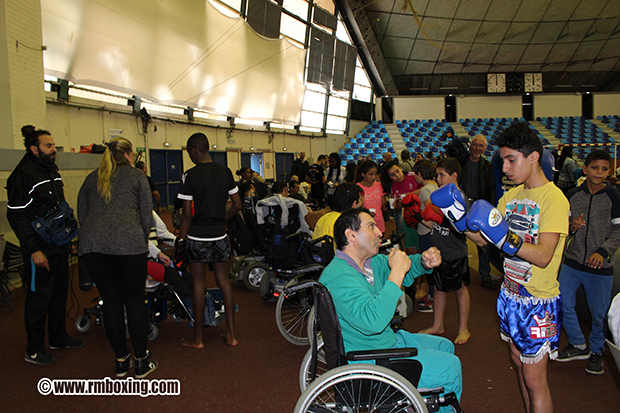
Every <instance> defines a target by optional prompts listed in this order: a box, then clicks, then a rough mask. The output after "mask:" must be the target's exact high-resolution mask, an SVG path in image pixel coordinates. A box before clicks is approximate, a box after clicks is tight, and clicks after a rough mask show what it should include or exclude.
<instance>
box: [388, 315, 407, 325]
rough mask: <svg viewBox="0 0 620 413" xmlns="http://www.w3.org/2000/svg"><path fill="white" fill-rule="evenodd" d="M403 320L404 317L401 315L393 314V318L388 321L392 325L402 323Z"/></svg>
mask: <svg viewBox="0 0 620 413" xmlns="http://www.w3.org/2000/svg"><path fill="white" fill-rule="evenodd" d="M404 322H405V317H401V316H394V318H392V321H390V325H392V326H393V325H394V324H402V323H404Z"/></svg>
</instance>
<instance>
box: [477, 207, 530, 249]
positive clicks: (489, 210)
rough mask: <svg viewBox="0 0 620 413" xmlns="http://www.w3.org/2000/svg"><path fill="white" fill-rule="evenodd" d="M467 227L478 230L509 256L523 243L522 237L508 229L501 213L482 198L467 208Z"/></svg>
mask: <svg viewBox="0 0 620 413" xmlns="http://www.w3.org/2000/svg"><path fill="white" fill-rule="evenodd" d="M467 227H468V228H469V229H470V230H472V231H480V234H482V236H483V237H484V238H486V239H487V240H488V241H489V242H490V243H492V244H494V245H495V246H496V247H497V248H499V249H500V250H502V251H504V252H505V253H506V254H508V255H510V256H511V257H512V256H514V255H516V253H517V252H518V251H519V249H520V248H521V245H523V239H522V238H521V237H520V236H519V235H517V234H515V233H514V232H512V231H511V230H510V227H509V226H508V222H506V220H505V219H504V217H503V216H502V213H501V212H499V210H498V209H497V208H495V207H494V206H493V205H491V204H490V203H488V202H487V201H485V200H484V199H480V200H478V201H476V202H474V204H473V205H472V206H471V208H470V209H469V214H468V216H467Z"/></svg>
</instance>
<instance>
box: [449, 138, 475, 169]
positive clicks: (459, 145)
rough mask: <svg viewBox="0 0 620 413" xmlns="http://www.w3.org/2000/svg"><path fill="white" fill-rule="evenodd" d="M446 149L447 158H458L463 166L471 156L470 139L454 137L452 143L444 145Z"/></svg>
mask: <svg viewBox="0 0 620 413" xmlns="http://www.w3.org/2000/svg"><path fill="white" fill-rule="evenodd" d="M444 149H445V151H446V156H447V157H450V158H456V160H458V161H459V163H461V164H462V163H463V162H465V161H466V160H467V157H468V156H469V138H467V137H462V138H459V137H456V136H454V137H453V138H452V141H451V142H450V143H448V144H447V145H444Z"/></svg>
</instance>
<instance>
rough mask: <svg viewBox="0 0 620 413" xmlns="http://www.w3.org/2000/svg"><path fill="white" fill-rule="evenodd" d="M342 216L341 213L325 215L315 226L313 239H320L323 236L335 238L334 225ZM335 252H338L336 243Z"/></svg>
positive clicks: (334, 212) (333, 212)
mask: <svg viewBox="0 0 620 413" xmlns="http://www.w3.org/2000/svg"><path fill="white" fill-rule="evenodd" d="M339 216H340V212H336V211H332V212H328V213H327V214H325V215H323V216H322V217H321V218H320V219H319V220H318V221H317V222H316V225H315V226H314V232H313V233H312V239H316V238H320V237H322V236H323V235H329V236H331V237H332V238H333V237H334V223H335V222H336V220H337V219H338V217H339ZM334 251H336V243H335V242H334Z"/></svg>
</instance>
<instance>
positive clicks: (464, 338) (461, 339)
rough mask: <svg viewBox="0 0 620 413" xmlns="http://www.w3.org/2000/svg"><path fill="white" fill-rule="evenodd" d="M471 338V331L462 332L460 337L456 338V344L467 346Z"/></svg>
mask: <svg viewBox="0 0 620 413" xmlns="http://www.w3.org/2000/svg"><path fill="white" fill-rule="evenodd" d="M469 337H471V334H470V333H469V330H465V331H461V332H460V333H459V335H458V336H456V339H455V340H454V344H465V343H467V340H469Z"/></svg>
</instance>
